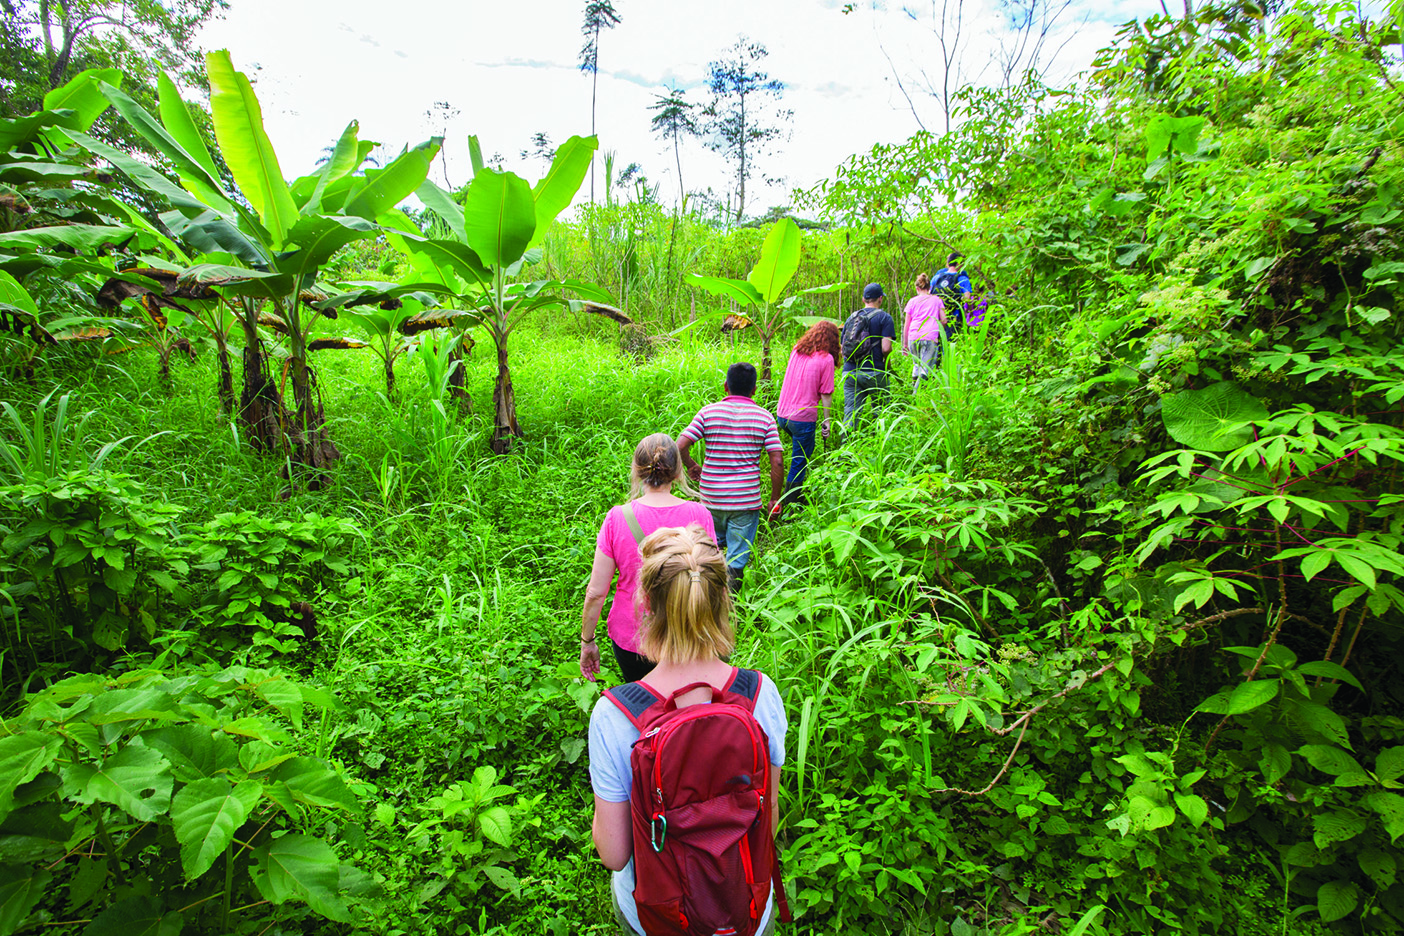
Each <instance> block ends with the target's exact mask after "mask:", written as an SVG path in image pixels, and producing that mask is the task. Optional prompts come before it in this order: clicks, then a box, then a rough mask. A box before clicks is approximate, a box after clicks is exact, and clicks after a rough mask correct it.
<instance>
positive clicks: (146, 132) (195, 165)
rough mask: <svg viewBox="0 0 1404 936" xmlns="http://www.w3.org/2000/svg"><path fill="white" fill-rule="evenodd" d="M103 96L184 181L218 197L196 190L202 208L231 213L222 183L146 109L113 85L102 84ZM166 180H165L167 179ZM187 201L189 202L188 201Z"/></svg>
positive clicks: (114, 163)
mask: <svg viewBox="0 0 1404 936" xmlns="http://www.w3.org/2000/svg"><path fill="white" fill-rule="evenodd" d="M102 93H103V94H104V95H106V96H107V99H108V100H109V101H111V102H112V106H113V107H115V108H116V109H117V112H118V113H119V114H121V115H122V117H123V118H125V119H126V121H127V123H129V124H131V125H132V128H133V129H134V130H136V132H137V133H140V134H141V135H142V136H143V137H145V138H146V140H147V142H149V143H150V144H151V145H152V146H154V147H156V149H157V150H158V151H160V153H161V155H162V156H165V157H166V158H167V159H169V160H170V161H171V163H172V164H173V165H174V166H175V168H176V172H177V173H179V175H180V177H181V178H182V179H187V178H188V179H193V180H197V181H198V182H199V183H200V190H201V191H208V192H211V193H212V194H213V195H214V198H215V201H213V202H210V201H205V200H204V199H203V198H200V192H194V191H192V194H194V195H195V196H196V199H197V200H199V201H200V202H202V204H201V206H200V207H201V208H202V209H203V208H204V207H206V206H208V207H210V208H213V209H215V210H216V211H220V212H224V213H225V214H228V213H230V211H231V210H232V205H231V203H230V201H229V200H228V199H226V198H225V197H224V195H223V190H222V189H221V188H220V185H219V181H218V180H217V179H216V178H215V177H214V176H212V175H210V174H209V173H208V172H206V171H205V167H204V166H202V165H200V162H199V160H197V159H196V158H195V157H194V156H192V155H190V153H188V152H186V149H185V147H184V146H181V145H180V143H178V142H176V139H175V137H173V136H171V135H170V133H168V132H167V131H166V128H165V127H163V126H162V125H161V124H160V123H159V122H158V121H157V120H156V118H155V117H152V116H151V115H150V114H149V113H147V111H146V108H144V107H142V106H141V105H140V104H138V103H137V102H136V101H134V100H132V99H131V98H130V97H128V96H127V95H126V94H123V93H122V92H121V91H120V90H118V89H117V88H114V87H112V85H109V84H104V85H102ZM69 136H71V137H73V138H74V139H75V140H77V138H78V137H77V134H69ZM82 145H83V146H84V147H85V148H90V147H88V144H87V143H83V144H82ZM108 149H110V147H108ZM94 152H97V150H94ZM99 155H101V156H102V157H103V158H105V159H107V160H108V161H110V162H113V165H117V163H116V162H115V161H114V160H112V157H111V156H109V155H108V154H107V153H105V152H103V153H100V154H99ZM123 171H124V172H125V171H126V169H123ZM162 178H164V176H163V177H162ZM143 184H145V183H143ZM163 194H164V193H163ZM186 201H188V199H187V200H186ZM177 204H179V203H177Z"/></svg>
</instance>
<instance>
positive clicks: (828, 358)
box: [775, 351, 835, 422]
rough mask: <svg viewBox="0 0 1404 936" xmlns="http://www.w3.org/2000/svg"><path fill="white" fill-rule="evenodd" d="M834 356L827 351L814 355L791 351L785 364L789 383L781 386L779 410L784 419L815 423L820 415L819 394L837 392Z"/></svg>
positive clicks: (777, 405)
mask: <svg viewBox="0 0 1404 936" xmlns="http://www.w3.org/2000/svg"><path fill="white" fill-rule="evenodd" d="M834 367H835V364H834V358H833V355H831V354H829V352H827V351H819V352H816V353H814V354H800V353H799V352H798V351H791V352H790V363H788V364H786V365H785V382H784V383H783V384H781V385H780V401H779V402H778V403H777V404H776V407H775V409H776V411H777V412H778V413H779V414H780V418H781V419H793V420H795V421H796V422H815V421H816V420H818V418H819V397H821V396H823V395H824V394H826V393H833V392H834Z"/></svg>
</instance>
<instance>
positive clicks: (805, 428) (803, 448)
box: [775, 416, 819, 492]
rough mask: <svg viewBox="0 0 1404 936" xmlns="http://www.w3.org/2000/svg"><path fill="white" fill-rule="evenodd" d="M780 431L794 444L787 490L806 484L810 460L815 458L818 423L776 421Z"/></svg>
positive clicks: (791, 448) (795, 420)
mask: <svg viewBox="0 0 1404 936" xmlns="http://www.w3.org/2000/svg"><path fill="white" fill-rule="evenodd" d="M775 425H776V426H778V427H779V428H780V431H781V432H783V433H785V434H786V435H788V436H789V437H790V439H791V441H792V442H793V443H794V444H793V445H792V446H791V447H790V473H789V475H788V476H787V477H786V478H785V490H786V491H787V492H788V491H789V489H790V488H797V487H799V486H801V485H802V484H804V479H805V476H806V475H807V474H808V473H809V460H810V459H811V458H813V457H814V430H815V427H817V426H818V425H819V424H818V423H817V422H800V421H799V420H798V419H785V418H784V417H783V416H782V417H780V418H779V419H776V420H775Z"/></svg>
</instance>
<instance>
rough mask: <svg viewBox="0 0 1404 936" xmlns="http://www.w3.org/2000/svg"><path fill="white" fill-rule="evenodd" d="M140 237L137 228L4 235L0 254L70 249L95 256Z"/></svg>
mask: <svg viewBox="0 0 1404 936" xmlns="http://www.w3.org/2000/svg"><path fill="white" fill-rule="evenodd" d="M136 233H137V231H136V228H132V227H127V226H126V225H104V224H59V225H54V226H52V227H37V228H28V229H27V230H23V231H9V232H7V233H4V234H0V250H14V249H17V248H18V249H22V250H25V249H27V250H36V249H39V248H44V247H48V248H53V247H68V248H71V249H72V250H76V251H77V252H78V253H93V252H95V251H96V250H98V248H100V247H103V246H105V245H112V246H116V245H119V244H123V243H125V242H126V241H129V240H131V239H132V238H133V237H134V236H136Z"/></svg>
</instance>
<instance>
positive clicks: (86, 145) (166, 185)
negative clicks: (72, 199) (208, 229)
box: [67, 130, 210, 216]
mask: <svg viewBox="0 0 1404 936" xmlns="http://www.w3.org/2000/svg"><path fill="white" fill-rule="evenodd" d="M67 134H68V137H69V138H70V139H72V140H73V142H75V143H77V144H78V145H79V146H81V147H83V149H85V150H87V151H88V152H90V153H95V154H97V155H98V156H101V157H102V158H103V159H105V160H107V161H108V162H109V163H111V164H112V166H113V167H114V168H115V169H117V170H118V171H119V172H121V173H122V174H123V175H125V176H126V177H127V178H129V179H131V180H132V181H133V182H135V183H136V184H137V185H139V186H141V187H142V188H144V189H146V190H147V191H148V192H151V193H153V194H156V195H160V196H161V197H162V198H164V199H166V200H167V201H168V202H170V203H171V204H172V205H174V206H175V207H176V208H177V209H178V210H179V211H181V212H183V213H185V214H187V215H191V216H194V215H200V214H204V213H205V212H207V211H209V210H210V206H209V205H207V204H206V203H205V202H203V201H201V200H200V199H199V198H197V197H196V196H194V195H193V194H191V193H190V192H187V191H186V190H185V189H183V188H181V187H180V186H179V185H176V184H175V183H174V182H172V181H171V180H170V179H168V178H166V177H165V176H164V175H162V174H161V173H160V172H158V171H156V170H155V169H153V168H152V167H151V166H149V165H147V164H146V163H144V162H142V161H141V160H138V159H133V158H132V157H131V156H128V155H127V154H126V153H124V152H122V151H121V150H119V149H117V148H116V147H112V146H108V145H107V144H106V143H104V142H102V141H101V140H98V139H96V138H94V137H90V136H88V135H87V134H86V133H81V132H79V131H77V130H69V131H67Z"/></svg>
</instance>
